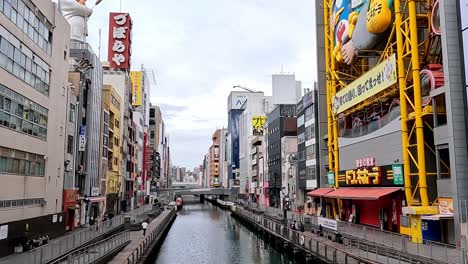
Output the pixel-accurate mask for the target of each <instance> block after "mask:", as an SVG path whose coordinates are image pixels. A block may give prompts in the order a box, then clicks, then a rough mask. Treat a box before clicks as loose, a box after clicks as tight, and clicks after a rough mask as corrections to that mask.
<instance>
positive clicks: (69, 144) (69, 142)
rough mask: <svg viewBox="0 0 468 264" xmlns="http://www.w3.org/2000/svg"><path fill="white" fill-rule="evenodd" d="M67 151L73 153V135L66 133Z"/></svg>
mask: <svg viewBox="0 0 468 264" xmlns="http://www.w3.org/2000/svg"><path fill="white" fill-rule="evenodd" d="M67 153H68V154H73V136H70V135H68V140H67Z"/></svg>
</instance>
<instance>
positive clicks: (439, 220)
mask: <svg viewBox="0 0 468 264" xmlns="http://www.w3.org/2000/svg"><path fill="white" fill-rule="evenodd" d="M331 2H332V1H325V3H324V6H331V5H329V4H331ZM350 2H351V1H343V6H345V8H348V6H349V8H350V9H349V11H351V9H353V10H357V11H359V12H361V13H363V14H364V13H365V12H367V8H368V6H367V5H364V4H363V3H359V4H358V3H354V6H353V5H351V4H350ZM456 2H457V1H440V2H439V1H435V2H434V3H429V2H417V3H416V2H412V1H394V5H393V6H389V10H390V12H392V19H394V20H393V21H391V23H388V24H379V29H378V32H377V31H375V32H370V31H369V29H367V28H366V27H365V23H359V18H358V21H357V24H356V25H355V27H353V28H354V33H353V36H358V37H356V39H354V37H353V41H352V42H346V43H339V44H340V45H342V46H343V47H346V48H344V49H343V51H344V52H348V51H351V52H350V53H349V54H348V53H347V54H344V55H346V56H343V57H342V56H341V55H343V54H336V53H335V54H332V50H333V49H335V47H333V46H332V44H331V43H330V42H329V41H328V40H329V39H330V38H334V37H335V36H333V30H332V29H331V28H325V26H324V25H323V23H321V22H322V21H324V19H327V18H324V12H325V13H328V14H330V15H331V16H333V15H335V14H334V11H333V10H331V9H326V10H325V9H323V8H320V7H319V6H320V4H322V3H320V4H319V3H317V6H316V13H317V16H316V17H317V21H320V22H319V24H318V25H319V26H318V28H317V37H318V38H317V43H318V50H317V55H318V60H319V62H321V63H319V67H318V71H319V74H318V76H324V77H325V76H331V78H330V79H325V78H320V79H319V82H318V86H319V89H320V90H321V92H320V93H321V94H327V98H328V99H327V98H324V97H320V96H319V98H320V99H319V101H320V100H321V102H322V103H321V104H322V105H323V104H324V105H326V106H327V107H326V109H327V110H328V112H327V118H328V126H327V129H328V138H327V143H328V156H327V159H326V160H323V161H322V162H323V163H322V164H323V165H322V166H323V167H325V168H326V169H327V170H328V173H327V177H326V179H327V184H328V185H329V186H333V187H335V188H338V189H337V190H332V191H330V192H328V193H324V194H323V195H321V196H322V199H324V200H325V203H324V204H322V206H323V207H322V210H321V211H322V212H324V213H325V215H326V216H328V217H330V218H334V217H335V216H337V213H338V212H340V211H341V212H342V214H341V216H339V218H340V219H341V220H344V221H351V222H355V223H358V224H364V225H370V226H375V227H378V228H381V229H384V230H388V231H393V232H400V233H403V234H407V235H410V236H411V238H412V240H413V241H414V242H419V243H421V242H423V240H432V241H440V242H444V243H449V244H456V245H460V244H465V243H466V231H465V230H466V229H465V228H463V221H464V220H463V218H462V217H460V215H461V212H460V210H463V209H461V208H462V207H461V201H466V199H467V192H466V191H465V190H466V187H467V185H466V182H467V181H466V177H467V174H466V173H465V172H466V171H467V170H468V165H467V164H468V158H467V151H466V126H465V115H466V112H467V111H466V107H465V105H464V102H463V100H464V98H465V94H466V90H465V87H464V86H463V79H462V76H463V75H462V74H463V73H462V68H461V67H460V65H462V61H461V58H462V56H461V54H460V52H461V51H462V48H461V46H460V45H461V38H460V36H461V35H462V34H460V31H461V25H460V23H459V22H460V21H458V20H457V19H454V17H457V15H456V14H458V11H459V10H457V8H460V6H463V5H457V3H456ZM394 9H398V10H400V12H397V13H393V10H394ZM422 10H424V11H422ZM431 13H432V14H433V15H428V14H431ZM376 17H378V16H376ZM436 19H437V20H436ZM344 20H346V19H345V18H344V17H339V18H338V21H337V24H338V25H339V24H340V22H344ZM403 21H404V22H403ZM421 21H424V23H420V22H421ZM439 22H440V23H439ZM407 23H409V24H413V25H416V26H415V27H406V26H405V25H407ZM347 33H348V32H344V34H347ZM358 39H359V40H362V41H358ZM410 40H411V41H410ZM356 41H357V42H356ZM386 43H389V44H388V45H385V44H386ZM410 43H413V44H410ZM423 43H428V44H427V45H423ZM416 44H417V46H412V45H416ZM423 46H424V48H423ZM434 47H438V48H434ZM348 48H349V49H348ZM407 50H410V51H411V52H410V53H409V54H408V55H407V56H406V55H405V54H406V53H407ZM370 51H372V52H370ZM373 51H377V52H373ZM324 55H325V56H324ZM335 55H337V56H335ZM348 55H349V56H348ZM343 58H345V59H343ZM435 58H437V59H435ZM410 62H418V63H419V64H416V65H415V64H414V63H410ZM363 63H365V64H366V65H369V70H363V71H350V70H349V69H350V68H353V67H354V65H362V64H363ZM380 70H383V71H384V73H385V74H384V75H382V74H381V72H382V71H380ZM408 72H409V73H410V74H408V75H407V74H406V73H408ZM374 80H375V82H374ZM363 87H364V88H365V90H363V89H362V88H363ZM369 91H370V92H369ZM353 93H355V94H354V95H356V96H352V97H349V96H348V95H350V94H353ZM457 146H464V147H463V148H461V147H457ZM363 173H364V174H363ZM358 175H360V176H359V177H358ZM322 178H323V177H322ZM369 191H372V192H374V196H372V197H370V196H369V193H368V192H369ZM375 193H378V195H376V194H375ZM337 199H341V201H342V202H341V203H340V204H337V203H336V200H337ZM370 208H372V210H370Z"/></svg>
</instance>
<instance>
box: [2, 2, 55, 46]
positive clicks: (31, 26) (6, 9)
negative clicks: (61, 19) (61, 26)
mask: <svg viewBox="0 0 468 264" xmlns="http://www.w3.org/2000/svg"><path fill="white" fill-rule="evenodd" d="M0 12H3V14H4V15H5V16H6V17H7V18H8V19H10V21H11V22H13V23H14V24H16V26H17V27H18V28H19V29H20V30H22V31H23V32H24V33H25V34H26V35H28V37H29V38H30V39H31V40H32V41H33V42H34V43H36V45H37V46H38V47H40V48H41V49H42V50H43V51H44V52H46V53H47V54H49V55H50V54H51V51H52V50H51V43H50V42H51V41H50V35H51V34H52V33H51V32H50V30H49V28H51V27H52V26H51V25H52V24H51V23H50V22H49V21H47V20H46V19H45V16H44V15H43V14H42V13H41V12H40V11H37V13H38V14H37V15H36V14H34V12H33V11H32V10H30V9H29V7H28V6H26V5H25V3H24V1H23V0H12V1H10V0H7V1H4V0H0Z"/></svg>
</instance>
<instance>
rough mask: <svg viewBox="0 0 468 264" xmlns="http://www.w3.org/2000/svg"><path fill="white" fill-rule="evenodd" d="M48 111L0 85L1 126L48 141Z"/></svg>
mask: <svg viewBox="0 0 468 264" xmlns="http://www.w3.org/2000/svg"><path fill="white" fill-rule="evenodd" d="M47 115H48V110H47V109H46V108H45V107H42V106H40V105H39V104H36V103H34V102H32V101H31V100H29V99H27V98H26V97H24V96H22V95H20V94H18V93H16V92H15V91H13V90H11V89H9V88H7V87H5V86H3V85H0V126H4V127H8V128H11V129H15V130H16V131H18V132H22V133H25V134H28V135H32V136H35V137H39V138H41V139H47V119H48V117H47Z"/></svg>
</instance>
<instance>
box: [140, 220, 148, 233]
mask: <svg viewBox="0 0 468 264" xmlns="http://www.w3.org/2000/svg"><path fill="white" fill-rule="evenodd" d="M141 227H142V228H143V236H145V235H146V228H148V223H146V221H144V222H143V223H142V224H141Z"/></svg>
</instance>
